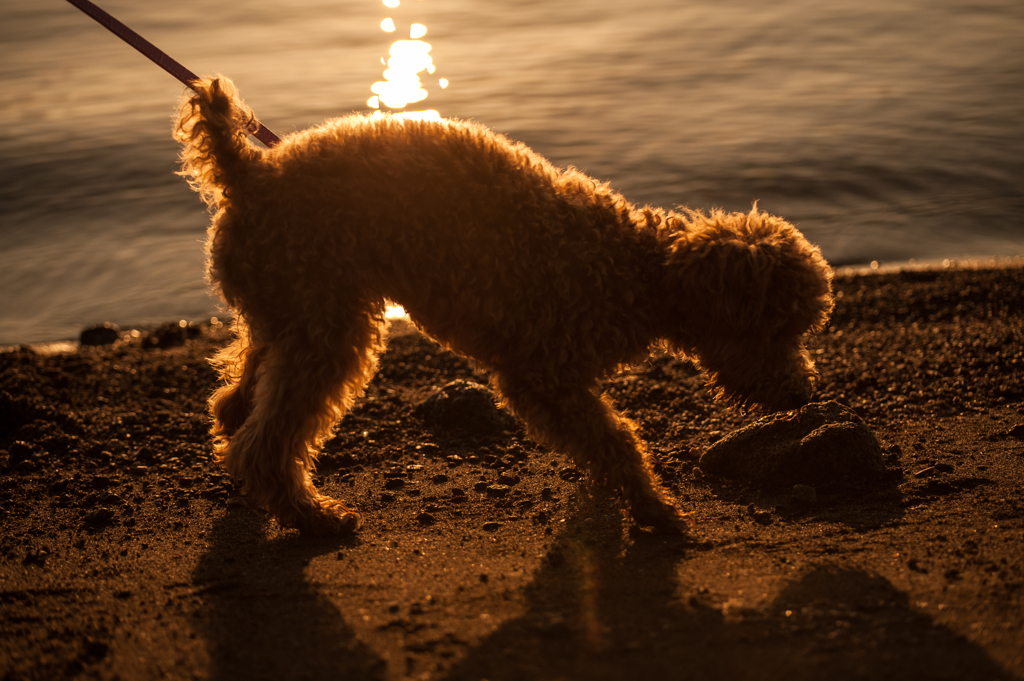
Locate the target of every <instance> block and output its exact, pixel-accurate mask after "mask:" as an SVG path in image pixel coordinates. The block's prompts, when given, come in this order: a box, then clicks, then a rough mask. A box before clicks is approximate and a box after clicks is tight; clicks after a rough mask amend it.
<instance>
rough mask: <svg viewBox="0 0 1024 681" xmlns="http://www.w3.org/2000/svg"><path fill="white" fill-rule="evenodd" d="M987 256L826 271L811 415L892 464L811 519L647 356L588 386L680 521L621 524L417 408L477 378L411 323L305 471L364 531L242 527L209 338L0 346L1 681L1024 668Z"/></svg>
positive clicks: (1021, 328)
mask: <svg viewBox="0 0 1024 681" xmlns="http://www.w3.org/2000/svg"><path fill="white" fill-rule="evenodd" d="M1014 262H1015V264H1012V265H1007V266H1000V267H995V268H986V267H975V268H968V267H962V266H957V267H954V268H947V269H935V268H925V269H914V270H909V269H903V270H901V271H899V272H887V271H873V272H870V273H869V274H868V276H864V275H863V274H860V273H853V272H845V271H842V270H840V272H838V273H837V276H836V280H835V288H836V292H837V304H836V310H835V312H834V314H833V318H832V321H831V322H830V325H829V327H828V329H827V330H826V331H825V332H823V333H822V334H820V335H819V336H817V337H815V338H814V339H813V340H812V342H811V344H810V348H811V351H812V354H813V356H814V357H815V358H816V361H817V362H818V366H819V369H820V371H821V373H822V380H821V382H820V385H819V389H818V393H817V395H816V396H815V400H816V401H818V400H836V401H838V402H840V403H842V404H845V405H847V406H849V407H851V408H853V409H854V410H855V411H856V412H857V413H858V414H859V415H860V416H861V417H862V418H863V419H864V421H865V423H866V424H867V425H868V427H869V428H870V429H871V430H872V431H873V432H874V433H875V435H876V436H877V438H878V440H879V441H880V443H881V445H882V448H883V451H884V452H885V456H886V461H887V465H888V466H891V467H892V470H893V471H894V472H896V473H897V475H895V477H894V478H890V479H888V480H887V481H883V482H879V483H878V484H877V485H874V486H866V487H865V486H861V487H857V488H847V489H838V490H833V491H829V490H818V493H817V496H816V499H815V500H814V501H813V502H811V503H809V504H808V503H806V502H800V503H798V500H797V499H796V498H795V497H794V496H793V494H791V493H790V492H789V491H787V490H781V491H779V490H767V489H759V488H757V487H756V486H752V485H745V484H741V483H738V482H736V481H731V480H726V479H721V478H714V477H711V476H707V475H703V474H701V472H700V471H699V469H697V467H696V461H697V458H698V457H699V455H700V453H701V452H703V451H704V450H705V449H706V448H707V447H708V446H709V445H710V444H711V443H712V442H715V441H717V440H718V439H720V438H721V437H723V435H724V434H726V433H729V432H732V431H733V430H735V429H737V428H738V427H741V426H743V425H746V424H748V423H751V422H752V421H754V420H755V419H756V418H757V415H756V414H742V413H739V412H736V411H731V410H729V409H727V408H725V407H724V406H722V405H720V404H718V403H714V402H712V401H711V400H710V398H709V396H708V394H707V390H706V389H704V388H703V387H702V379H701V377H700V375H699V374H698V373H697V372H696V371H695V370H694V369H693V367H692V366H691V365H689V364H688V363H686V362H682V361H679V360H677V359H674V358H671V357H667V356H659V357H654V358H652V359H651V361H649V362H648V363H646V364H645V365H643V366H641V367H636V368H634V369H632V370H629V371H627V372H624V373H622V374H619V375H617V376H615V377H612V378H610V379H609V380H608V381H606V382H605V389H606V391H607V392H608V394H609V395H610V397H611V398H612V399H613V401H614V402H615V403H616V405H617V406H619V407H620V408H621V409H623V411H625V412H626V413H627V414H628V415H629V416H630V417H631V418H633V419H635V420H636V421H637V422H638V424H639V432H640V434H641V436H642V437H643V438H644V439H645V440H646V441H647V442H648V443H649V446H650V448H651V450H652V452H653V453H654V454H655V456H656V458H657V459H658V462H659V463H658V472H659V474H660V475H661V476H662V478H663V480H664V481H665V482H666V485H667V486H668V487H669V489H670V490H671V492H672V493H673V494H674V495H675V496H676V497H677V498H678V499H679V500H680V504H681V505H682V506H683V507H684V510H690V511H693V512H694V518H695V520H696V521H697V526H696V529H695V530H694V532H693V534H692V535H691V536H689V537H685V538H673V537H665V536H661V535H657V534H653V533H650V532H647V531H642V530H638V529H637V528H635V527H634V526H633V525H632V524H631V523H630V522H629V521H627V520H624V519H623V518H622V516H621V514H620V513H619V511H618V509H617V508H616V507H615V505H614V504H612V503H610V502H609V500H608V499H606V498H605V497H604V496H603V495H601V494H594V493H592V492H591V491H590V489H589V488H588V487H587V486H586V485H582V484H580V480H579V472H578V471H576V469H574V468H573V467H572V466H571V465H570V463H569V462H568V461H566V460H564V459H563V458H562V457H560V456H558V455H556V454H553V453H552V452H550V451H548V450H547V449H546V448H544V447H541V446H538V445H537V444H536V443H533V442H532V441H531V440H530V439H529V438H528V437H526V435H525V433H524V432H523V431H522V429H521V428H520V427H518V426H510V427H508V428H505V429H502V428H496V427H483V426H481V424H479V423H476V422H473V421H460V420H459V419H456V421H455V422H454V425H452V423H450V422H448V423H440V422H433V421H431V420H430V418H428V417H425V416H424V415H423V411H422V410H420V409H419V408H418V405H420V404H422V403H423V402H424V401H425V400H426V399H427V398H428V397H429V396H430V395H431V394H433V393H434V392H435V391H436V390H437V389H438V388H440V387H441V386H443V385H445V384H447V383H448V382H450V381H453V380H457V379H464V380H474V381H477V382H481V383H486V378H487V377H486V374H484V373H481V372H479V371H477V370H475V369H473V368H472V367H471V366H470V365H469V364H468V363H467V362H465V361H464V360H462V359H461V358H458V357H456V356H454V355H451V354H449V353H447V352H444V351H442V350H441V349H440V348H438V347H437V346H436V345H435V344H433V343H432V342H431V341H429V340H427V339H425V338H423V337H422V336H420V335H419V334H418V333H417V332H415V331H414V330H410V329H409V328H405V329H404V331H403V332H401V333H394V334H392V337H391V338H390V341H389V346H388V350H387V352H386V354H385V355H384V357H383V358H382V361H381V366H380V369H379V371H378V374H377V376H376V377H375V378H374V380H373V382H372V383H371V385H370V387H369V389H368V392H367V395H366V396H365V397H364V398H363V399H362V400H360V401H359V402H358V403H357V405H356V407H355V408H354V409H353V411H352V412H351V413H350V414H348V415H347V416H346V417H345V419H343V421H342V422H341V424H340V425H339V428H338V430H337V433H336V435H335V436H334V437H333V438H332V439H331V440H329V441H328V442H327V443H326V445H325V448H324V453H323V455H322V456H321V458H320V465H319V469H318V472H317V475H316V483H317V485H318V486H319V487H320V488H321V489H322V490H323V491H324V492H325V493H328V494H332V495H335V496H338V497H340V498H343V499H345V500H346V501H349V502H353V503H354V504H355V505H356V506H357V507H358V508H359V509H360V510H361V511H362V512H363V513H364V516H365V525H364V528H363V529H362V530H361V531H360V532H359V533H358V534H356V535H355V536H353V537H348V538H343V539H323V538H316V539H314V538H308V537H300V536H299V535H298V534H297V533H295V532H293V531H284V530H281V529H280V528H279V527H277V526H276V525H275V524H273V523H268V522H267V521H266V519H265V517H264V514H263V513H261V512H259V511H256V510H253V509H251V508H249V507H248V506H247V505H246V503H245V501H244V499H242V498H241V497H240V496H239V495H238V493H237V490H236V489H235V487H234V486H233V484H231V482H230V481H229V480H228V479H227V477H226V476H225V475H223V473H222V472H221V471H220V469H219V468H218V467H217V466H216V464H215V462H213V461H212V456H211V453H210V445H209V438H208V435H207V432H206V425H207V424H206V416H205V397H206V395H207V394H208V393H209V391H210V389H211V388H212V386H213V382H214V377H213V373H212V370H211V369H210V368H209V365H208V364H207V362H206V358H207V357H208V356H209V355H210V354H212V352H213V350H214V349H215V348H216V347H218V346H219V345H220V344H222V343H223V342H225V341H226V333H227V332H226V329H225V328H223V327H221V328H220V329H213V330H212V331H211V330H209V329H200V330H199V332H198V333H196V334H194V335H191V336H189V335H188V334H183V335H181V336H179V337H178V338H174V337H170V338H167V339H165V340H164V342H163V344H162V345H161V343H160V342H159V341H160V339H159V338H158V337H157V336H156V335H155V331H152V330H147V331H146V332H141V331H140V333H139V335H138V336H137V337H130V339H129V340H128V341H127V342H123V341H119V342H118V343H116V344H114V345H110V346H96V347H80V348H78V349H77V350H75V351H73V352H59V353H54V354H49V355H47V354H42V353H38V352H35V351H32V350H31V349H28V348H25V347H19V348H15V349H13V350H9V351H5V352H2V353H0V412H2V413H3V414H5V415H6V416H7V417H8V418H7V419H6V425H0V678H9V679H44V678H77V677H83V676H84V677H87V678H113V677H115V676H119V677H121V678H143V679H145V678H161V677H170V678H210V679H220V678H251V679H261V678H267V679H270V678H274V679H278V678H287V677H298V676H302V675H307V676H309V677H310V678H324V677H327V676H330V675H333V676H338V675H348V676H350V677H352V678H360V679H362V678H368V679H406V678H420V679H428V678H429V679H479V678H488V679H491V680H492V681H494V680H495V679H508V680H509V681H511V680H512V679H522V678H571V679H577V678H578V679H583V678H587V679H621V678H628V677H631V676H633V677H637V678H639V677H646V678H655V677H673V676H676V675H678V674H679V670H680V669H686V670H687V674H688V675H689V676H691V677H693V678H697V679H714V678H737V679H760V678H779V677H782V676H788V677H792V678H795V679H816V678H821V677H822V676H825V675H828V676H830V677H834V678H836V679H840V680H845V679H851V680H852V679H859V678H864V677H865V676H874V677H882V678H958V679H979V680H981V679H1022V678H1024V653H1022V651H1024V492H1022V490H1024V267H1022V266H1021V264H1022V263H1024V261H1021V259H1015V261H1014ZM880 269H881V268H880ZM396 331H397V329H396ZM129 336H130V334H129ZM150 338H155V339H156V341H154V342H150V341H147V339H150ZM178 341H180V342H178Z"/></svg>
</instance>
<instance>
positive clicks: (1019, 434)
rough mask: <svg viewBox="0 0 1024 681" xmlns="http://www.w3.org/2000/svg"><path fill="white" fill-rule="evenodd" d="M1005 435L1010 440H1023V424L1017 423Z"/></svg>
mask: <svg viewBox="0 0 1024 681" xmlns="http://www.w3.org/2000/svg"><path fill="white" fill-rule="evenodd" d="M1006 434H1007V435H1009V436H1010V437H1012V438H1016V439H1018V440H1024V423H1018V424H1017V425H1015V426H1014V427H1013V428H1010V430H1009V431H1007V433H1006Z"/></svg>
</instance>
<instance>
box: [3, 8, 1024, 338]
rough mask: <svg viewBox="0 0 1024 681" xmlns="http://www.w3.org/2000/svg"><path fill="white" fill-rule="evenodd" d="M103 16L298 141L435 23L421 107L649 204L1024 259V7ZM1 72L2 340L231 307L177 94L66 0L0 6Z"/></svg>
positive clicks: (178, 11)
mask: <svg viewBox="0 0 1024 681" xmlns="http://www.w3.org/2000/svg"><path fill="white" fill-rule="evenodd" d="M100 4H101V5H102V6H103V7H104V8H105V9H106V10H107V11H109V12H110V13H111V14H113V15H114V16H116V17H118V18H119V19H120V20H122V21H123V22H125V23H126V24H128V25H129V26H131V27H132V28H133V29H135V30H136V31H137V32H139V33H141V34H142V35H143V36H145V37H146V38H148V39H149V40H150V41H151V42H153V43H155V44H156V45H157V46H158V47H160V48H162V49H163V50H165V51H166V52H168V53H169V54H170V55H171V56H173V57H175V58H176V59H178V60H179V61H181V62H182V63H184V65H185V66H186V67H188V68H190V69H191V70H193V71H195V72H197V73H215V72H221V73H224V74H227V75H229V76H230V77H231V78H232V79H234V81H235V83H236V84H237V85H238V86H239V87H240V89H241V91H242V93H243V95H244V96H245V98H246V100H247V102H248V103H249V104H250V105H251V106H253V108H254V109H255V110H256V111H257V112H258V114H259V115H260V118H261V120H262V121H263V122H264V123H265V124H267V126H268V127H270V128H271V129H272V130H274V131H275V132H277V133H278V134H281V135H283V134H286V133H288V132H292V131H295V130H299V129H302V128H305V127H307V126H309V125H311V124H314V123H317V122H319V121H321V120H322V119H323V118H325V117H330V116H337V115H343V114H346V113H349V112H352V111H361V112H365V111H368V108H367V99H368V98H369V97H370V95H371V92H370V87H371V85H372V84H373V83H374V82H375V81H379V80H381V73H382V71H383V68H384V67H383V66H382V64H381V57H384V56H386V55H387V52H388V48H389V46H390V45H391V43H392V42H393V41H394V40H395V39H397V38H399V37H407V27H408V26H409V25H410V24H411V23H412V22H417V23H420V24H423V25H424V26H426V27H427V29H428V32H427V35H426V36H425V37H424V38H423V40H425V41H428V42H429V43H430V44H431V45H432V48H433V49H432V51H431V55H432V56H433V60H434V63H435V65H436V67H437V70H436V73H434V74H432V75H430V76H427V75H426V74H425V73H423V74H421V76H423V78H424V81H423V82H424V84H425V86H426V87H427V90H428V91H429V92H430V97H428V99H427V100H425V101H424V102H421V103H419V105H414V106H413V107H410V108H414V107H415V106H421V107H422V108H426V107H430V108H433V109H437V110H438V111H440V113H441V115H443V116H455V117H462V118H473V119H476V120H479V121H481V122H483V123H485V124H487V125H489V126H490V127H492V128H494V129H496V130H499V131H501V132H504V133H506V134H507V135H509V136H510V137H512V138H514V139H519V140H522V141H524V142H526V143H527V144H528V145H530V146H531V147H533V148H534V149H536V150H537V151H539V152H540V153H542V154H544V155H546V156H547V157H548V158H550V159H551V160H552V161H553V162H554V163H555V164H556V165H560V166H565V165H570V164H572V165H576V166H577V167H580V168H582V169H584V170H586V171H587V172H588V173H590V174H591V175H593V176H595V177H598V178H601V179H604V180H610V181H611V182H612V185H613V186H614V187H615V188H616V189H618V190H619V191H621V192H622V193H623V194H625V195H626V196H627V197H628V198H629V199H631V200H632V201H634V202H636V203H652V204H657V205H662V206H666V207H672V206H675V205H689V206H691V207H711V206H721V207H724V208H727V209H733V210H746V209H749V207H750V204H751V202H752V201H754V200H758V201H759V202H760V203H759V206H760V207H761V208H762V209H764V210H767V211H769V212H772V213H777V214H781V215H783V216H785V217H787V218H788V219H789V220H791V221H792V222H794V223H795V224H797V226H798V227H799V228H800V229H801V230H802V231H803V232H804V233H805V234H806V235H807V236H808V237H809V238H810V239H811V240H812V241H814V242H816V243H818V244H820V245H821V247H822V249H823V251H824V253H825V255H826V257H827V258H828V259H829V260H830V261H831V262H832V263H833V264H835V265H848V264H858V263H867V262H869V261H879V262H883V263H887V262H902V261H907V260H910V259H917V260H918V261H933V260H942V259H945V258H954V259H963V258H989V257H1010V256H1020V255H1024V218H1022V217H1021V216H1024V185H1022V180H1024V3H1022V2H1020V0H992V1H986V0H958V1H949V0H830V1H829V2H820V1H819V0H776V1H772V0H767V1H763V0H762V1H755V0H714V1H708V0H693V1H689V0H632V1H631V2H628V3H626V2H621V1H620V0H578V1H576V0H570V1H568V2H546V1H539V0H487V1H486V2H485V1H484V0H403V2H402V4H401V5H400V6H399V7H397V8H388V7H386V6H384V5H383V4H381V2H380V0H234V1H233V2H215V1H211V0H179V1H178V2H174V3H167V2H164V1H163V0H101V2H100ZM388 17H391V18H393V19H394V21H395V23H396V26H397V30H396V32H395V33H390V34H389V33H384V32H382V30H381V28H380V22H381V21H382V20H383V19H385V18H388ZM441 77H443V78H446V79H448V80H449V81H450V82H451V85H450V86H449V87H448V88H447V89H445V90H443V91H442V90H440V89H439V88H438V87H436V81H437V79H438V78H441ZM0 85H2V87H0V344H10V343H25V342H37V341H49V340H59V339H64V338H72V337H75V336H77V333H78V331H79V329H80V328H81V327H82V326H83V325H87V324H91V323H96V322H102V321H112V322H116V323H118V324H121V325H122V326H131V325H137V324H148V323H154V322H162V321H167V320H176V319H200V318H203V317H209V316H210V315H214V314H217V304H216V301H214V300H213V299H211V298H210V297H209V295H208V294H207V291H206V285H205V282H204V279H203V263H202V257H203V248H202V240H203V237H204V230H205V226H206V223H207V220H208V216H207V214H206V213H205V210H204V208H203V207H202V206H201V204H200V203H199V200H198V198H197V197H196V196H195V195H194V194H192V193H191V192H190V190H189V189H188V188H187V186H186V185H185V183H184V182H183V181H182V180H181V179H180V178H178V177H176V176H175V175H174V170H175V167H176V153H177V150H176V146H175V144H174V142H173V141H172V140H171V136H170V121H171V116H172V114H173V113H174V111H175V109H176V103H177V100H178V98H179V97H180V95H181V94H182V93H183V91H184V88H183V87H182V86H181V85H179V84H178V83H177V81H175V80H173V79H172V78H171V77H170V76H168V75H166V74H165V73H163V72H162V71H161V70H159V69H158V68H157V67H156V66H154V65H153V64H151V63H150V62H149V61H148V60H146V59H145V58H144V57H142V56H141V55H139V54H137V53H136V52H135V51H134V50H132V49H131V48H129V47H128V46H126V45H125V44H123V43H121V41H120V40H118V39H117V38H115V37H114V36H113V35H111V34H109V33H108V32H107V31H106V30H105V29H103V28H102V27H100V26H99V25H98V24H96V23H95V22H93V21H92V20H91V19H89V18H88V17H86V16H85V15H83V14H81V13H80V12H79V11H78V10H76V9H75V8H74V7H72V6H71V5H69V4H67V3H65V2H62V1H61V0H33V1H32V2H25V1H24V0H0Z"/></svg>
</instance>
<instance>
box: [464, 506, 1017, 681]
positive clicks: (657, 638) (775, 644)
mask: <svg viewBox="0 0 1024 681" xmlns="http://www.w3.org/2000/svg"><path fill="white" fill-rule="evenodd" d="M600 505H601V504H598V506H600ZM587 514H589V515H590V516H591V517H589V518H586V519H584V520H581V518H583V516H584V515H587ZM566 525H567V527H566V530H565V532H564V533H563V534H562V535H561V536H560V537H559V538H558V540H557V542H556V544H555V545H554V546H553V547H552V549H551V550H550V552H549V553H548V554H547V556H546V557H545V559H544V561H543V564H542V566H541V568H540V569H539V571H538V573H537V574H536V576H535V577H534V579H533V581H532V583H531V584H530V585H528V586H527V587H526V598H527V605H526V612H525V613H524V614H523V615H522V616H520V617H518V618H515V619H513V620H510V621H507V622H505V623H504V624H502V625H501V626H500V627H499V628H498V629H497V630H495V631H494V632H493V633H492V634H491V635H489V636H488V637H486V638H485V639H484V640H482V641H481V642H480V643H479V644H478V645H476V646H475V647H474V648H473V649H472V650H471V651H470V652H469V653H468V654H467V656H466V657H465V658H463V659H462V660H461V661H459V662H458V663H457V664H456V665H454V666H453V667H452V668H451V669H450V670H449V672H448V674H447V676H446V677H445V678H446V679H448V680H449V681H455V680H461V679H466V680H469V679H473V680H477V679H481V678H486V679H489V680H490V681H504V680H507V681H513V680H519V679H587V680H588V681H593V680H594V679H609V680H612V679H614V680H616V681H617V680H620V679H663V678H686V679H778V678H787V679H821V678H830V679H833V680H835V681H843V680H845V679H863V678H876V679H877V678H915V679H925V678H957V679H979V680H980V679H988V680H991V679H1011V678H1013V676H1012V675H1011V674H1008V673H1007V672H1006V671H1005V670H1003V669H1002V668H1001V667H1000V666H999V665H998V664H997V663H996V662H995V661H993V660H992V659H991V658H990V657H989V656H988V655H987V654H986V652H985V651H984V650H983V649H981V648H979V647H978V646H976V645H974V644H972V643H971V642H970V641H968V640H967V639H966V638H964V637H962V636H960V635H958V634H956V633H955V632H952V631H950V630H949V629H946V628H945V627H943V626H942V625H940V624H938V623H937V622H935V621H934V620H933V619H932V618H931V617H930V616H928V615H927V614H925V613H923V612H921V611H919V610H915V609H914V608H913V607H912V606H911V604H910V603H909V602H908V597H907V595H906V594H905V593H903V592H901V591H899V590H898V589H897V588H896V587H894V586H893V585H892V584H891V583H889V582H888V581H887V580H886V579H884V578H883V577H880V576H878V575H873V574H870V573H868V572H865V571H863V570H859V569H852V568H844V567H836V566H832V565H828V564H825V565H819V566H816V567H814V568H811V569H810V570H808V571H807V572H805V573H803V574H800V575H798V576H796V577H795V578H794V579H793V580H792V581H791V582H789V583H788V584H787V585H786V586H784V587H783V589H782V590H781V592H780V593H779V595H778V596H777V598H776V599H775V600H774V601H773V602H771V603H770V604H769V605H767V607H761V608H748V609H743V607H742V606H739V607H737V608H734V609H730V608H729V607H728V604H723V603H721V602H716V601H715V600H714V599H713V598H712V597H711V595H708V594H701V593H700V592H699V591H694V590H692V589H681V588H680V585H679V583H678V580H677V576H676V575H677V568H678V566H679V564H680V562H681V561H687V560H690V559H692V558H693V557H695V556H696V555H697V554H698V553H699V552H701V551H705V550H707V548H705V547H704V546H702V545H700V544H690V543H687V541H686V540H684V539H674V540H673V539H666V538H664V537H660V536H658V535H652V534H648V533H645V532H634V533H633V535H632V536H631V537H630V538H629V539H624V538H623V537H622V533H621V523H620V520H619V517H618V514H617V513H615V512H614V511H611V510H610V509H607V508H606V509H604V512H603V514H601V512H600V511H599V510H596V509H594V508H593V507H591V508H589V509H581V513H580V514H578V515H576V516H575V517H574V518H572V519H570V520H568V521H567V524H566ZM680 592H683V593H680Z"/></svg>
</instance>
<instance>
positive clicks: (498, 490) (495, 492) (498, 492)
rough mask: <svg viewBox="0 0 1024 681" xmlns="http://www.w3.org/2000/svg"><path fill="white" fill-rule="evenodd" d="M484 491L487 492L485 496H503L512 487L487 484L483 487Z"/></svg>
mask: <svg viewBox="0 0 1024 681" xmlns="http://www.w3.org/2000/svg"><path fill="white" fill-rule="evenodd" d="M484 491H485V492H487V496H491V497H503V496H505V495H506V494H508V493H509V492H511V491H512V488H511V487H509V486H508V485H488V486H487V487H485V488H484Z"/></svg>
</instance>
